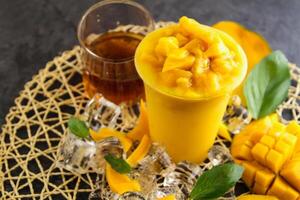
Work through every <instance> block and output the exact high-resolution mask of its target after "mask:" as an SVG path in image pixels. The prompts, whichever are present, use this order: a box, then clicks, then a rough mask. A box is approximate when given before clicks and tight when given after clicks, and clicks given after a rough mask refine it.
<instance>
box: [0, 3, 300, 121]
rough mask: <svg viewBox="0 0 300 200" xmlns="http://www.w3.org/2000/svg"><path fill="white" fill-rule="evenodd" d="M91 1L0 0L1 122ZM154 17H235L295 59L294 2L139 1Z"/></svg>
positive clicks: (66, 42)
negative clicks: (19, 94) (20, 92)
mask: <svg viewBox="0 0 300 200" xmlns="http://www.w3.org/2000/svg"><path fill="white" fill-rule="evenodd" d="M96 2H97V1H96V0H0V124H2V123H3V122H4V117H5V114H6V113H7V112H8V109H9V107H10V106H12V105H13V99H15V98H16V97H17V95H18V93H19V91H20V90H22V88H23V85H24V84H25V83H26V82H27V81H29V80H30V79H31V77H32V75H34V74H36V73H37V72H38V70H39V69H41V68H43V67H44V66H45V64H46V63H47V61H49V60H52V58H53V57H54V56H56V55H58V54H59V53H61V52H63V51H64V50H67V49H71V48H72V47H73V46H74V45H76V44H77V43H78V42H77V39H76V27H77V24H78V21H79V19H80V16H81V15H82V14H83V12H84V11H85V10H86V9H87V8H88V7H89V6H91V5H92V4H94V3H96ZM138 2H140V3H142V4H144V5H145V6H146V7H147V8H148V9H149V10H150V11H151V12H152V13H153V16H154V18H155V19H156V20H177V19H178V18H179V17H180V16H182V15H187V16H189V17H193V18H195V19H197V20H198V21H200V22H202V23H204V24H213V23H215V22H218V21H220V20H235V21H238V22H240V23H242V24H243V25H245V26H246V27H248V28H249V29H252V30H255V31H257V32H259V33H261V34H262V35H263V36H265V38H267V40H268V41H269V42H270V44H271V46H272V48H273V49H280V50H282V51H283V52H284V53H285V54H286V55H287V57H288V59H289V60H290V61H291V62H294V63H298V64H299V63H300V40H299V34H300V22H299V19H300V1H299V0H148V1H146V0H144V1H141V0H139V1H138Z"/></svg>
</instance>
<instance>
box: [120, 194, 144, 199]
mask: <svg viewBox="0 0 300 200" xmlns="http://www.w3.org/2000/svg"><path fill="white" fill-rule="evenodd" d="M119 200H146V199H145V198H144V197H143V195H141V194H140V193H138V192H126V193H124V194H122V195H121V196H120V198H119Z"/></svg>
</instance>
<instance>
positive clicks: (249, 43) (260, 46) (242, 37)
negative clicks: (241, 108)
mask: <svg viewBox="0 0 300 200" xmlns="http://www.w3.org/2000/svg"><path fill="white" fill-rule="evenodd" d="M213 27H214V28H217V29H219V30H221V31H224V32H226V33H227V34H229V35H230V36H231V37H233V38H234V39H235V40H236V41H237V42H238V43H239V44H240V45H241V47H242V48H243V50H244V51H245V53H246V56H247V60H248V70H247V74H248V73H249V72H250V71H251V70H252V68H253V67H254V66H255V65H256V64H257V63H259V62H260V61H261V59H263V58H264V57H265V56H267V55H268V54H270V53H271V52H272V49H271V48H270V46H269V44H268V42H267V41H266V40H265V39H264V38H263V37H262V36H261V35H259V34H258V33H256V32H253V31H250V30H248V29H247V28H246V27H244V26H242V25H241V24H239V23H237V22H233V21H220V22H218V23H216V24H214V25H213ZM234 94H237V95H239V96H240V97H241V99H242V103H243V105H246V101H245V97H244V95H243V84H241V85H240V86H239V87H238V88H237V89H236V90H235V92H234Z"/></svg>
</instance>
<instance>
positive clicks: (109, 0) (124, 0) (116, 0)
mask: <svg viewBox="0 0 300 200" xmlns="http://www.w3.org/2000/svg"><path fill="white" fill-rule="evenodd" d="M108 4H127V5H130V6H133V7H135V8H138V9H140V10H141V11H142V12H144V13H145V15H146V18H147V19H148V20H149V26H148V28H149V30H150V31H153V30H154V19H153V17H152V15H151V14H150V12H149V11H148V10H147V9H146V8H145V7H144V6H143V5H141V4H139V3H137V2H134V1H131V0H103V1H100V2H98V3H96V4H94V5H92V6H91V7H90V8H88V9H87V10H86V11H85V12H84V14H83V16H82V17H81V19H80V21H79V23H78V26H77V39H78V41H79V44H80V46H81V47H82V48H83V50H85V51H87V52H88V53H89V54H90V55H91V56H93V57H95V58H97V59H100V60H102V61H105V62H110V63H126V62H128V61H132V60H133V59H134V56H132V57H128V58H124V59H110V58H105V57H102V56H99V55H97V54H96V53H94V52H93V51H92V50H90V49H89V48H88V47H87V46H86V44H85V43H84V42H83V39H82V38H81V36H82V31H81V30H82V26H83V22H84V21H85V19H86V18H87V16H88V15H89V14H90V13H91V12H92V11H94V10H95V9H97V8H99V7H101V6H104V5H108Z"/></svg>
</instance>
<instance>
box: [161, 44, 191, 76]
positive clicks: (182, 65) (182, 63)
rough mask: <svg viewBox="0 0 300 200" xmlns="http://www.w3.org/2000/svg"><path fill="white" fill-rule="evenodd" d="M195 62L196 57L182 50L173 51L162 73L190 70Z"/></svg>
mask: <svg viewBox="0 0 300 200" xmlns="http://www.w3.org/2000/svg"><path fill="white" fill-rule="evenodd" d="M194 61H195V57H194V56H192V55H190V53H189V52H188V51H187V50H185V49H183V48H181V49H174V50H173V51H171V52H170V53H169V54H168V56H167V58H166V60H165V63H164V66H163V69H162V72H166V71H169V70H172V69H190V68H191V67H192V65H193V63H194Z"/></svg>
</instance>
